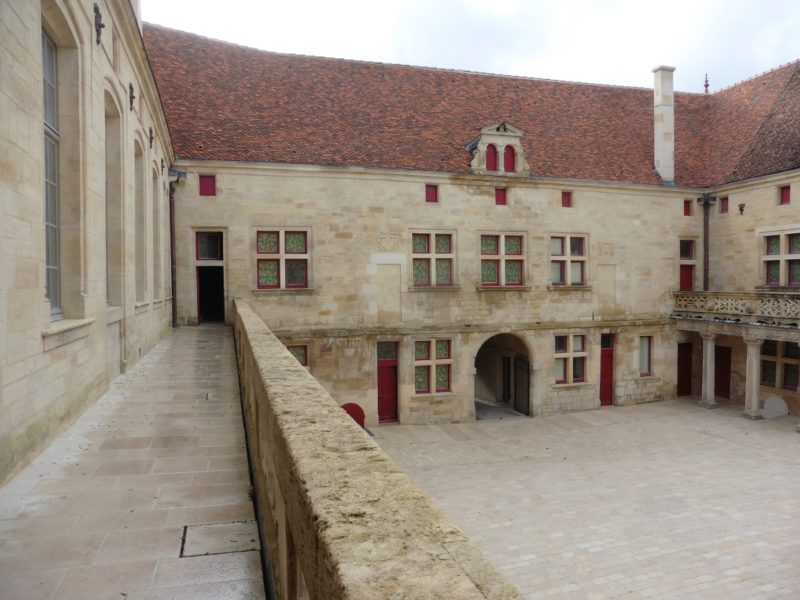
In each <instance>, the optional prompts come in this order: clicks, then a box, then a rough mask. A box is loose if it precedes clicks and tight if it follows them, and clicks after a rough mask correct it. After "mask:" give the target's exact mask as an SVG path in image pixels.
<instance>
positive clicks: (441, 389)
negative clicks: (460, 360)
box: [428, 359, 453, 392]
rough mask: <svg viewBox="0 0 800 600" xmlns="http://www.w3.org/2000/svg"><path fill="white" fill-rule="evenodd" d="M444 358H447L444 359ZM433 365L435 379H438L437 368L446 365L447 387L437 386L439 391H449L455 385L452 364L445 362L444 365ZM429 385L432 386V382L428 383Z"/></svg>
mask: <svg viewBox="0 0 800 600" xmlns="http://www.w3.org/2000/svg"><path fill="white" fill-rule="evenodd" d="M443 360H447V359H443ZM431 366H432V367H433V378H434V381H435V380H436V369H438V368H439V367H444V368H445V369H447V387H446V388H440V387H437V388H436V391H437V392H449V391H450V389H451V388H452V387H453V382H452V379H451V378H452V375H453V371H452V370H451V369H450V367H451V365H450V364H449V363H448V364H444V365H438V364H435V363H434V364H433V365H431ZM428 387H430V384H428Z"/></svg>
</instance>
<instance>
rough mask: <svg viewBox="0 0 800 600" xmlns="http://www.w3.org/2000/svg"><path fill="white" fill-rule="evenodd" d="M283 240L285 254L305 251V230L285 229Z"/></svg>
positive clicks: (303, 252)
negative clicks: (284, 242) (284, 241)
mask: <svg viewBox="0 0 800 600" xmlns="http://www.w3.org/2000/svg"><path fill="white" fill-rule="evenodd" d="M285 240H286V253H287V254H305V253H306V252H307V250H306V232H305V231H287V232H286V238H285Z"/></svg>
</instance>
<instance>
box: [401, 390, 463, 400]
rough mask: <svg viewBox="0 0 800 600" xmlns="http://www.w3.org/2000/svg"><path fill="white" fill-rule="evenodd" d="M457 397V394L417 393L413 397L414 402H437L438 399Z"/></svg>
mask: <svg viewBox="0 0 800 600" xmlns="http://www.w3.org/2000/svg"><path fill="white" fill-rule="evenodd" d="M454 396H456V393H455V392H452V391H450V392H415V393H414V395H413V396H411V399H412V400H435V399H437V398H451V397H454Z"/></svg>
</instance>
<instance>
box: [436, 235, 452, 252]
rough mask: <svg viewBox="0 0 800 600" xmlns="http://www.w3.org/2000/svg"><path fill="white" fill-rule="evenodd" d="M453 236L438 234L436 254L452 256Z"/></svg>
mask: <svg viewBox="0 0 800 600" xmlns="http://www.w3.org/2000/svg"><path fill="white" fill-rule="evenodd" d="M452 239H453V236H452V235H450V234H444V233H437V234H436V254H450V253H451V252H452V251H453V248H452V247H453V244H452Z"/></svg>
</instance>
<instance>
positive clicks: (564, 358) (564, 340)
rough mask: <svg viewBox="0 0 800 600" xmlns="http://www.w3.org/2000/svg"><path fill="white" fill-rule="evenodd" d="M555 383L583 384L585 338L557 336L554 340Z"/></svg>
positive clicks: (584, 376) (580, 336)
mask: <svg viewBox="0 0 800 600" xmlns="http://www.w3.org/2000/svg"><path fill="white" fill-rule="evenodd" d="M554 352H555V366H554V369H555V371H554V373H555V382H556V383H557V384H564V383H583V382H585V381H586V355H587V353H586V336H585V335H580V334H578V335H574V334H573V335H557V336H555V338H554Z"/></svg>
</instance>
